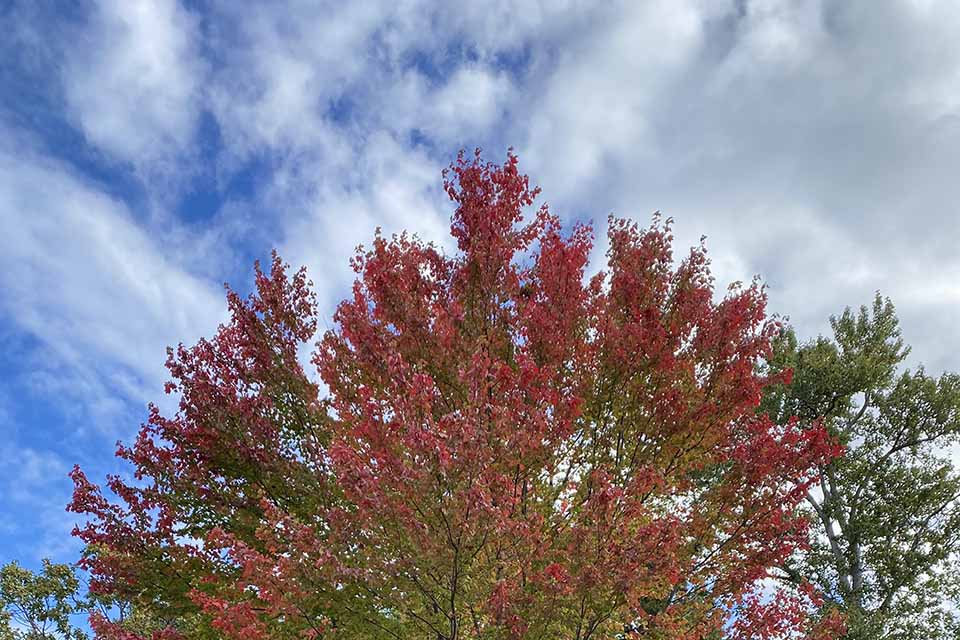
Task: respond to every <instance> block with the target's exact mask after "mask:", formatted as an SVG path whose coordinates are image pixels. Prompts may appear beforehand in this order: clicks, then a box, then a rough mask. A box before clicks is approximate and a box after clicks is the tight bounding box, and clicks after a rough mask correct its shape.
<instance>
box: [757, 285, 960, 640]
mask: <svg viewBox="0 0 960 640" xmlns="http://www.w3.org/2000/svg"><path fill="white" fill-rule="evenodd" d="M831 327H832V329H833V336H832V337H823V336H821V337H819V338H817V339H815V340H811V341H809V342H807V343H804V344H800V343H799V342H798V340H797V338H796V336H795V334H794V333H793V331H791V330H787V331H784V332H783V333H782V334H781V335H780V336H779V337H778V338H777V339H776V340H775V341H774V351H773V355H772V357H771V358H770V361H769V367H768V370H769V371H770V372H771V373H774V374H775V373H776V372H778V371H781V370H786V369H790V370H792V371H793V372H794V380H793V383H792V384H791V385H789V386H784V385H770V386H769V387H767V389H766V397H765V399H764V403H763V408H764V409H765V410H767V411H768V412H769V413H770V415H771V416H773V417H774V418H775V419H788V417H792V416H797V417H798V418H799V419H800V420H801V421H802V422H805V423H808V424H809V423H813V422H814V421H818V422H820V423H822V424H824V425H825V426H826V428H828V429H829V430H831V431H832V432H833V433H834V434H835V435H836V436H837V438H838V439H840V440H841V441H842V442H844V443H845V444H846V445H847V453H846V455H844V456H843V457H841V458H837V459H834V460H831V461H830V462H829V463H828V464H826V465H823V466H821V467H820V468H818V470H817V474H816V475H817V483H816V485H815V486H814V487H812V488H811V491H810V494H809V495H808V496H807V499H806V501H805V504H806V505H807V508H808V509H809V511H810V514H809V515H810V517H811V519H812V520H813V522H814V523H815V530H814V531H815V532H816V533H817V535H816V537H815V541H814V544H813V546H812V547H811V548H810V549H809V550H808V551H806V552H805V553H803V554H799V555H798V556H797V557H796V558H791V559H790V561H788V562H787V563H786V564H785V565H784V567H783V572H784V575H783V578H784V579H785V580H786V581H788V582H802V581H810V582H812V583H814V584H816V585H818V587H819V588H820V590H821V591H822V592H823V593H824V594H825V595H826V596H827V598H826V600H825V605H826V606H828V607H835V608H839V609H842V610H843V611H844V612H845V613H846V618H847V620H848V625H849V633H848V634H847V636H846V637H848V638H850V639H851V640H854V639H857V640H859V639H863V640H908V639H912V638H958V637H960V616H958V615H957V607H956V604H957V603H958V602H960V564H958V561H957V560H958V559H957V557H956V549H957V544H958V543H960V474H958V473H957V471H956V469H955V468H954V465H953V463H952V461H951V460H950V456H949V451H950V449H951V447H953V446H955V445H956V444H957V443H958V442H960V375H957V374H955V373H944V374H941V375H940V376H932V375H930V374H929V373H927V372H926V371H925V370H924V369H923V368H922V367H919V368H917V369H915V370H913V371H910V370H901V368H902V365H903V362H904V360H905V359H906V358H907V355H908V353H909V347H907V346H906V345H905V344H904V341H903V338H902V336H901V332H900V326H899V322H898V320H897V316H896V313H895V310H894V307H893V304H892V303H891V302H890V300H889V299H884V298H882V297H881V296H880V295H877V296H876V298H875V299H874V301H873V305H872V307H871V308H867V307H861V308H860V309H859V311H853V310H851V309H849V308H848V309H847V310H846V311H844V312H843V313H842V314H841V315H839V316H836V317H833V318H831Z"/></svg>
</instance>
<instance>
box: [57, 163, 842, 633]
mask: <svg viewBox="0 0 960 640" xmlns="http://www.w3.org/2000/svg"><path fill="white" fill-rule="evenodd" d="M444 186H445V189H446V191H447V193H448V194H449V196H450V198H451V200H452V201H453V203H454V205H455V207H456V209H455V212H454V214H453V219H452V225H451V233H452V236H453V238H454V239H455V241H456V245H457V250H456V252H455V253H454V254H453V255H447V254H445V253H444V252H443V251H441V250H440V249H439V248H437V247H436V246H434V245H432V244H428V243H424V242H422V241H421V240H419V239H417V238H415V237H410V236H407V235H400V236H395V237H393V238H389V239H388V238H385V237H382V236H380V235H379V234H378V235H377V236H376V237H375V239H374V240H373V244H372V246H370V247H369V248H368V249H366V250H363V249H360V250H358V253H357V255H356V258H355V259H354V261H353V263H352V264H353V268H354V270H355V271H356V274H357V278H356V281H355V283H354V285H353V289H352V292H351V295H350V296H349V298H347V299H346V300H344V301H343V302H342V303H341V304H340V305H339V307H338V308H337V311H336V314H335V316H334V324H333V326H334V328H333V329H332V330H330V331H327V332H326V333H325V334H324V335H323V336H322V337H321V338H320V340H319V342H318V343H317V345H316V349H315V351H314V352H313V358H312V362H313V364H314V365H315V366H316V368H317V371H318V372H319V379H320V380H321V381H322V384H319V383H316V382H313V381H312V378H313V377H312V376H310V375H307V373H305V371H304V370H303V368H302V367H301V364H300V361H301V359H300V358H299V357H298V356H300V355H301V354H302V353H303V352H304V346H305V345H307V344H309V342H310V341H311V340H313V339H314V336H315V333H316V329H317V311H316V301H315V299H314V297H313V294H312V293H311V291H310V288H309V283H308V281H307V279H306V275H305V273H304V272H303V271H298V272H295V273H292V274H291V273H290V272H289V271H288V270H287V269H286V268H285V266H284V265H283V264H282V263H281V261H280V260H279V258H277V257H276V256H275V257H274V259H273V263H272V265H271V267H270V269H269V270H268V271H267V272H263V271H261V270H260V269H259V267H258V269H257V274H256V292H255V293H254V294H253V295H252V296H250V297H249V298H248V299H243V298H241V297H240V296H238V295H237V294H235V293H233V292H230V293H228V302H229V306H230V311H231V319H230V321H229V322H228V323H227V324H225V325H224V326H221V327H220V329H219V331H218V332H217V334H216V335H215V336H214V337H213V338H212V339H211V340H201V341H200V342H198V343H197V344H196V345H195V346H193V347H190V348H186V347H183V346H181V347H179V348H178V349H177V350H175V351H171V352H170V356H169V360H168V363H167V366H168V368H169V370H170V373H171V376H172V382H171V383H170V384H169V386H168V392H173V393H178V394H179V396H180V409H179V411H178V412H177V413H176V415H174V416H172V417H167V416H164V415H162V414H161V412H160V411H159V410H158V409H156V408H152V409H151V412H150V415H149V419H148V421H147V423H146V424H145V425H144V426H143V428H142V430H141V432H140V434H139V437H138V438H137V440H136V441H135V442H134V443H133V444H132V445H131V446H120V447H119V449H118V455H119V456H120V457H122V458H124V459H126V460H128V461H129V462H130V463H131V465H132V467H133V469H134V472H135V477H134V478H132V479H128V480H122V479H120V478H118V477H113V478H109V479H108V481H107V485H108V486H109V488H110V489H111V491H112V493H114V494H115V495H116V498H111V499H109V500H108V498H107V497H105V496H104V495H103V494H102V493H101V490H100V488H98V487H97V486H95V485H93V484H92V483H91V482H89V481H88V479H87V478H86V477H85V476H84V474H83V472H82V471H80V470H79V469H76V470H75V471H74V473H73V478H74V482H75V484H76V491H75V495H74V499H73V502H72V503H71V505H70V509H71V510H73V511H74V512H76V513H79V514H83V515H84V516H86V522H87V524H85V525H84V526H82V527H80V528H79V529H78V530H77V531H76V535H78V536H79V537H80V538H81V539H82V540H83V541H84V542H85V543H86V545H87V548H86V549H87V550H86V553H85V555H84V557H83V560H82V565H83V566H84V567H85V568H87V569H89V571H90V572H91V574H92V579H93V582H92V588H93V589H94V590H95V591H96V592H98V593H100V594H103V595H106V596H109V597H111V598H116V600H117V601H118V602H120V601H123V602H131V603H133V608H134V610H137V611H139V612H141V615H140V617H139V618H138V623H137V624H132V623H130V622H129V621H128V620H124V619H111V620H107V618H106V617H96V618H95V619H94V620H93V626H94V628H95V630H96V633H97V635H98V637H101V638H116V639H118V640H119V639H123V640H133V639H134V638H146V637H153V638H158V639H159V638H164V639H169V640H173V639H176V638H207V637H209V638H214V637H217V638H221V637H224V638H244V639H256V638H301V637H302V638H403V639H406V638H414V639H415V638H431V639H433V638H437V639H447V640H453V639H455V638H577V639H584V638H613V637H635V638H663V639H680V638H721V637H732V638H743V639H747V638H757V639H759V638H786V637H793V635H792V634H796V633H805V634H809V635H810V636H811V637H813V636H817V637H830V635H829V634H830V633H831V629H833V630H835V629H836V622H837V621H836V620H833V619H827V620H821V621H813V620H809V619H807V615H806V614H807V611H808V610H809V606H808V605H809V604H810V602H811V600H815V599H816V598H817V594H815V593H813V591H812V590H810V589H805V588H804V589H800V590H792V591H780V590H777V589H776V588H775V585H771V583H770V582H769V580H767V576H768V571H769V569H770V567H772V566H774V565H776V564H778V563H780V562H781V561H782V560H783V559H784V558H786V557H787V556H788V555H790V554H791V553H792V552H793V551H794V550H795V549H796V548H798V547H799V546H801V545H803V544H804V542H805V540H806V525H805V522H804V521H803V520H802V519H801V518H800V517H799V516H797V515H796V514H797V511H796V510H795V506H796V505H797V503H798V502H799V501H801V500H802V499H803V497H804V495H805V493H806V490H807V488H808V484H809V482H810V480H811V477H812V475H811V472H812V470H814V469H815V468H816V467H817V466H818V465H820V464H823V463H825V462H826V461H827V460H829V459H830V458H831V457H833V456H835V455H837V454H838V450H837V447H836V446H835V445H833V444H832V443H831V441H830V440H829V439H828V437H827V436H826V434H825V432H824V431H823V430H822V429H820V428H818V427H816V426H814V427H810V426H809V425H808V426H807V427H804V428H801V427H800V426H798V425H797V423H795V422H788V423H786V424H774V423H772V422H771V421H770V420H769V419H768V418H767V417H766V416H764V415H760V414H759V413H758V412H757V407H758V404H759V402H760V398H761V392H762V390H763V388H764V387H765V385H767V384H769V383H771V382H774V381H772V380H768V379H765V378H763V377H761V375H760V374H758V368H757V364H758V362H759V361H760V360H761V359H762V358H764V357H765V356H766V355H767V354H768V352H769V350H770V341H771V338H772V337H773V336H774V334H775V332H776V331H777V324H776V322H774V321H772V320H770V319H768V318H767V316H766V311H765V302H766V300H765V295H764V292H763V289H762V287H761V286H760V285H759V284H758V283H753V284H752V285H750V286H745V287H740V286H733V287H731V288H730V289H729V290H728V291H727V292H726V293H725V294H724V295H722V296H718V295H717V294H716V292H715V290H714V286H713V280H712V277H711V275H710V270H709V264H708V260H707V257H706V250H705V249H704V248H703V247H702V246H700V247H696V248H694V249H692V250H691V251H690V253H689V254H688V255H687V256H686V257H685V258H684V259H683V260H681V261H675V260H674V257H673V255H672V249H671V243H672V236H671V234H670V224H669V221H667V222H661V221H660V220H659V219H656V220H655V221H654V223H653V224H652V226H651V227H649V228H647V229H642V228H639V227H637V226H636V225H635V224H633V223H630V222H627V221H624V220H619V219H613V218H611V220H610V223H609V232H608V235H609V249H608V251H607V267H606V270H605V271H603V272H601V273H598V274H596V275H594V276H592V277H588V273H589V272H588V261H589V257H590V254H591V251H592V249H593V232H592V229H591V228H590V227H588V226H574V227H573V228H572V229H571V230H569V232H565V231H564V229H563V228H562V227H561V224H560V222H559V220H558V218H557V217H556V216H555V215H553V214H552V213H550V212H549V211H548V209H547V208H546V206H544V207H541V208H540V209H538V210H533V211H532V215H529V217H528V218H525V217H524V214H525V212H527V211H529V210H530V207H531V205H532V204H533V202H534V200H535V198H536V196H537V192H538V191H537V190H536V189H532V188H531V187H530V186H529V184H528V179H527V177H526V176H524V175H522V174H520V172H519V171H518V168H517V159H516V157H514V156H513V155H508V158H507V161H506V162H505V163H504V164H503V165H494V164H487V163H484V162H483V161H482V160H481V159H480V157H479V154H478V155H477V156H476V157H464V156H461V157H460V158H459V159H458V161H457V162H456V163H455V164H454V165H452V166H451V168H450V170H449V172H445V179H444ZM318 250H322V248H319V247H318ZM776 381H782V378H778V379H777V380H776ZM817 622H819V627H817V626H816V623H817ZM815 627H816V628H815Z"/></svg>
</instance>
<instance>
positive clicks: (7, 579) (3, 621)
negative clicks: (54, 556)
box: [0, 560, 86, 640]
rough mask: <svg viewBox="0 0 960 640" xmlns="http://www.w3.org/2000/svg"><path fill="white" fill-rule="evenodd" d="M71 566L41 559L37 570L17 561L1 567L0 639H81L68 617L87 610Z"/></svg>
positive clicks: (84, 636)
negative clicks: (39, 569) (35, 571)
mask: <svg viewBox="0 0 960 640" xmlns="http://www.w3.org/2000/svg"><path fill="white" fill-rule="evenodd" d="M79 587H80V583H79V581H78V580H77V577H76V575H75V574H74V572H73V569H72V568H71V567H70V566H68V565H65V564H54V563H52V562H50V561H49V560H44V561H43V568H42V569H41V571H40V572H39V573H33V572H32V571H30V570H29V569H24V568H23V567H21V566H20V565H18V564H17V563H16V562H10V563H8V564H6V565H4V566H3V567H2V568H0V639H3V640H83V639H84V638H86V635H85V634H84V633H83V632H82V631H81V630H80V629H78V628H77V627H75V626H73V624H71V622H70V617H71V616H73V615H75V614H77V613H81V612H83V611H85V610H86V606H85V604H84V603H83V601H82V600H81V598H80V595H79V592H78V589H79Z"/></svg>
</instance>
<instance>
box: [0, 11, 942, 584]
mask: <svg viewBox="0 0 960 640" xmlns="http://www.w3.org/2000/svg"><path fill="white" fill-rule="evenodd" d="M0 32H2V33H3V34H4V37H3V38H2V39H0V380H2V382H0V460H2V461H3V463H2V464H0V563H4V562H6V561H8V560H11V559H17V560H19V561H20V562H21V563H23V564H25V565H27V566H31V567H35V566H37V565H38V564H39V560H40V558H42V557H47V556H48V557H51V558H53V559H55V560H58V561H73V560H75V559H76V558H77V557H78V554H79V550H80V549H79V545H78V544H77V542H76V541H75V540H73V539H72V538H71V536H70V533H69V532H70V529H71V528H72V526H73V524H74V521H73V516H72V515H71V514H68V513H66V512H65V510H64V506H65V504H66V503H67V501H68V500H69V496H70V491H71V484H70V481H69V479H68V478H67V476H66V474H67V472H68V471H69V470H70V468H72V466H73V465H74V464H76V463H79V464H80V465H81V466H82V467H83V468H84V470H85V471H87V473H88V475H90V476H91V478H93V479H97V480H99V479H102V477H103V475H104V474H106V473H118V472H125V471H126V469H125V468H124V467H122V466H121V465H119V464H118V463H117V462H116V461H115V460H114V458H113V453H114V450H115V443H116V441H117V440H126V441H129V440H130V439H131V438H132V437H133V435H134V434H135V433H136V431H137V429H138V427H139V424H140V422H141V421H142V420H143V419H144V418H145V416H146V409H145V407H146V404H147V403H148V402H151V401H154V402H159V403H160V404H161V406H162V407H164V408H166V409H168V410H169V409H170V408H172V406H171V405H172V402H173V400H172V399H170V398H166V397H165V396H164V395H163V393H162V387H163V382H164V381H165V379H166V376H165V371H164V368H163V362H164V359H165V348H166V346H167V345H175V344H177V343H179V342H184V343H186V344H190V343H192V342H193V341H195V340H196V339H197V338H198V337H200V336H204V335H211V334H212V333H213V332H214V331H215V329H216V327H217V325H218V323H220V322H222V321H223V320H224V319H225V316H226V307H225V302H224V295H223V283H225V282H229V283H230V284H231V286H233V287H235V288H236V289H238V290H240V291H247V290H249V288H250V286H251V281H252V265H253V262H254V260H257V259H260V260H265V259H267V258H268V257H269V254H270V251H271V250H272V249H276V250H278V251H279V252H280V255H281V256H282V257H283V258H284V259H285V260H286V261H287V262H289V263H291V264H293V265H295V266H299V265H306V266H307V268H308V270H309V274H310V276H311V277H312V279H313V281H314V283H315V287H316V290H317V293H318V296H319V300H320V303H321V309H322V317H323V318H327V320H325V321H324V322H322V323H321V326H323V327H329V326H330V325H329V319H328V318H329V316H330V314H331V312H332V310H333V308H334V306H335V305H336V303H337V301H338V300H339V299H340V298H342V297H343V296H344V295H345V294H346V293H347V291H348V289H349V286H350V282H351V280H352V276H353V274H352V272H351V270H350V268H349V265H348V260H349V258H350V256H351V255H352V254H353V252H354V249H355V247H356V246H357V245H358V244H359V243H362V242H369V240H370V239H371V238H372V237H373V234H374V230H375V229H376V228H377V227H381V228H382V229H383V231H384V232H385V233H387V234H391V233H394V232H399V231H401V230H404V229H405V230H408V231H410V232H414V233H417V234H419V235H420V237H422V238H424V239H427V240H433V241H436V242H437V243H439V244H440V245H441V246H445V247H448V248H450V247H451V245H450V242H449V240H448V232H449V216H450V214H451V212H452V208H451V205H450V203H449V201H448V200H447V198H446V196H445V194H444V193H443V191H442V188H441V187H442V185H441V178H440V172H441V170H442V169H443V167H444V166H446V165H447V164H449V163H450V162H451V160H453V159H454V158H455V157H456V153H457V151H458V150H459V149H462V148H465V149H473V148H475V147H482V148H483V149H484V153H485V156H486V157H487V158H488V159H491V160H496V161H500V160H502V159H503V158H504V157H505V154H506V150H507V148H508V147H513V148H514V149H515V151H516V153H517V154H518V156H519V158H520V163H521V169H522V170H523V171H524V172H526V173H528V174H529V175H530V176H531V181H532V182H534V183H536V184H539V185H540V186H541V187H542V189H543V194H542V198H541V201H544V202H548V203H549V205H550V207H551V209H552V210H553V211H554V212H555V213H557V214H559V215H560V216H561V218H562V219H563V220H564V221H565V222H567V223H570V222H573V221H588V220H592V221H594V223H595V228H596V232H597V237H598V242H597V247H596V250H595V252H594V253H595V255H594V260H595V264H596V265H597V266H599V265H600V264H602V261H603V255H604V251H605V244H604V237H605V226H606V218H607V215H608V214H609V213H611V212H613V213H615V214H616V215H619V216H625V217H630V218H633V219H635V220H637V221H639V222H640V223H642V224H646V223H647V222H649V220H650V219H651V214H652V212H654V211H655V210H661V211H662V212H663V213H664V214H665V215H667V216H672V217H673V218H674V219H675V234H676V238H677V240H676V249H677V253H679V254H682V253H684V252H685V251H686V248H687V247H688V246H690V245H692V244H695V243H697V242H698V241H699V238H700V236H702V235H705V236H706V237H707V240H706V243H707V246H708V249H709V252H710V256H711V257H712V260H713V269H714V273H715V275H716V277H717V282H718V285H719V286H721V287H722V286H725V285H726V284H727V283H729V282H732V281H736V280H741V281H747V280H749V279H750V278H752V277H753V276H754V275H758V274H759V275H760V276H761V277H762V279H763V281H764V282H765V283H766V284H767V286H768V291H769V295H770V310H771V311H772V312H776V313H779V314H782V315H785V316H788V317H789V319H790V321H791V323H792V324H793V325H794V326H795V327H796V328H797V330H798V332H799V333H800V335H801V336H804V337H812V336H815V335H817V334H818V333H821V332H827V331H828V330H829V324H828V318H829V316H830V315H831V314H836V313H839V312H841V311H842V310H843V309H844V307H846V306H850V305H852V306H859V305H861V304H868V303H870V302H871V300H872V298H873V296H874V293H875V292H876V291H880V292H881V293H882V294H884V295H888V296H890V297H891V298H892V299H893V301H894V303H895V304H896V306H897V309H898V312H899V315H900V318H901V322H902V327H903V332H904V337H905V339H906V341H907V342H908V343H910V344H912V345H913V347H914V349H913V353H912V356H911V360H910V364H911V366H914V367H915V366H918V365H920V364H921V363H922V364H925V365H926V368H927V369H928V371H931V372H934V373H939V372H941V371H946V370H951V371H956V370H960V354H958V349H960V334H958V332H957V330H956V326H957V323H958V320H960V254H958V252H957V251H956V248H955V246H956V242H957V240H958V239H960V215H958V210H957V209H958V205H957V203H958V201H960V179H958V177H957V168H958V167H960V3H957V2H955V1H954V0H944V1H942V2H938V1H935V0H913V1H908V0H900V1H897V0H880V1H877V0H849V1H839V0H837V1H833V2H829V1H817V0H733V1H729V2H727V1H724V0H709V1H698V0H664V1H662V2H658V1H641V0H635V1H633V0H632V1H626V2H572V1H563V0H551V1H544V2H535V1H532V0H530V1H520V0H518V1H516V2H505V1H499V2H498V1H491V2H467V3H447V2H425V1H419V0H389V1H386V2H372V1H365V2H356V3H350V2H330V3H326V2H313V1H310V2H308V1H297V0H289V1H283V2H280V1H276V2H269V3H262V4H253V3H239V2H231V1H227V0H224V1H222V2H221V1H217V0H210V1H202V0H197V1H191V2H177V1H175V0H97V1H86V2H78V3H72V2H71V3H67V2H60V3H57V2H49V1H46V0H24V1H18V0H13V1H12V2H10V1H9V0H6V1H0Z"/></svg>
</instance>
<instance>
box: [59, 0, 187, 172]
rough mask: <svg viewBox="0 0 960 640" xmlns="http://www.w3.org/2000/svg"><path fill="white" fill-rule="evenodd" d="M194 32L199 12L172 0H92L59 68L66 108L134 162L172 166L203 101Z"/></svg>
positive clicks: (100, 141) (96, 138)
mask: <svg viewBox="0 0 960 640" xmlns="http://www.w3.org/2000/svg"><path fill="white" fill-rule="evenodd" d="M197 38H198V24H197V18H196V17H195V16H193V15H192V14H191V13H190V12H188V11H186V10H185V9H184V8H183V7H182V6H181V5H180V4H179V3H178V2H176V0H132V1H130V0H100V1H99V2H97V5H96V9H95V11H94V12H93V15H92V16H91V17H90V19H89V22H88V24H86V25H84V29H82V30H80V31H79V32H78V33H77V34H76V40H75V42H73V43H72V46H70V47H68V50H67V52H66V59H65V61H64V68H63V84H64V90H65V95H66V100H67V105H68V108H69V110H70V114H71V115H72V116H73V117H74V118H75V119H76V121H77V123H78V124H79V126H80V128H81V130H82V131H83V132H84V134H85V135H86V137H87V139H88V140H89V141H90V142H91V143H93V144H94V145H96V146H98V147H100V148H101V149H103V150H105V151H107V152H108V153H110V154H112V155H114V156H115V157H117V158H118V159H120V160H122V161H126V162H130V163H132V164H133V165H135V166H137V167H139V168H144V167H147V168H149V169H150V170H156V169H158V168H159V169H160V170H161V171H163V172H170V171H173V170H174V169H175V167H174V166H172V165H168V163H173V162H176V160H175V159H174V157H175V156H176V155H178V154H179V153H181V152H183V151H184V150H185V149H186V148H187V147H188V146H189V144H190V143H191V141H192V137H193V134H194V129H195V126H196V122H197V118H198V116H199V112H200V108H201V107H202V102H201V100H202V81H203V75H204V72H205V63H204V62H203V59H202V58H201V57H200V56H199V52H198V50H197ZM158 163H159V164H160V165H161V166H160V167H157V166H155V165H157V164H158ZM181 169H182V167H181Z"/></svg>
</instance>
